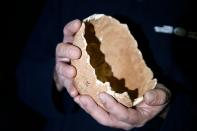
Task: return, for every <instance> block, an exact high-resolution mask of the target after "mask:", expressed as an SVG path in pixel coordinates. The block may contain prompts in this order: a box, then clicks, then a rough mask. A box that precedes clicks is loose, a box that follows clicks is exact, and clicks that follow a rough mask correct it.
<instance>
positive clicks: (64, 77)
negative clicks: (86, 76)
mask: <svg viewBox="0 0 197 131" xmlns="http://www.w3.org/2000/svg"><path fill="white" fill-rule="evenodd" d="M80 26H81V22H80V20H73V21H71V22H69V23H68V24H67V25H65V27H64V29H63V33H64V38H63V41H62V42H61V43H59V44H58V45H57V47H56V65H55V71H54V80H55V82H56V87H57V90H58V91H61V90H62V89H63V88H66V89H67V91H68V93H69V94H70V96H72V97H73V100H74V101H75V102H76V103H77V104H79V106H80V107H81V108H83V109H84V110H85V111H86V112H87V113H88V114H89V115H91V116H92V117H93V118H94V119H95V120H96V121H97V122H98V123H100V124H102V125H104V126H108V127H113V128H120V129H124V130H129V129H132V128H135V127H141V126H143V125H144V124H145V123H146V122H148V121H149V120H151V119H152V118H153V117H155V116H156V115H158V114H159V113H160V112H161V111H162V110H163V109H164V108H165V106H166V105H167V104H168V102H169V96H170V92H169V90H168V89H167V88H166V87H165V86H164V85H162V84H157V86H156V88H155V89H152V90H150V91H148V92H147V93H145V95H144V100H143V101H142V102H141V103H140V104H138V105H137V106H136V107H135V108H127V107H125V106H123V105H122V104H120V103H118V102H117V101H116V100H115V99H114V98H113V97H112V96H110V95H109V94H107V93H100V94H99V95H98V97H99V98H100V100H101V102H102V103H103V105H104V106H105V110H104V109H103V108H101V107H100V106H98V105H97V104H96V103H95V101H94V100H93V99H92V98H91V97H90V96H88V95H80V94H79V93H78V91H77V89H76V88H75V85H74V81H73V80H74V77H75V76H76V73H77V71H76V68H75V67H74V66H72V65H71V64H70V61H71V60H75V59H79V58H80V56H81V50H80V49H79V48H78V47H76V46H74V45H72V42H73V39H74V36H75V33H76V32H77V31H78V30H79V28H80Z"/></svg>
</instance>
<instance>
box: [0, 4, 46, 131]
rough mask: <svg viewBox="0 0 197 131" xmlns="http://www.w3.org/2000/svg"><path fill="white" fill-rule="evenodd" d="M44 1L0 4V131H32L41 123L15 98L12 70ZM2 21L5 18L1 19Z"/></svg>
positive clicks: (13, 72) (36, 115)
mask: <svg viewBox="0 0 197 131" xmlns="http://www.w3.org/2000/svg"><path fill="white" fill-rule="evenodd" d="M45 3H46V0H17V1H14V0H11V1H6V2H5V3H3V4H1V7H2V8H1V10H2V11H1V13H2V15H1V16H3V19H1V22H3V24H2V25H1V27H2V28H1V32H2V33H3V37H1V38H2V39H1V48H0V49H1V51H0V52H1V55H0V56H1V66H0V67H1V68H0V80H1V83H3V84H1V91H0V92H1V95H0V96H1V105H0V120H1V121H0V131H8V130H13V129H15V130H16V129H17V130H28V131H30V130H32V131H33V130H35V129H37V127H38V126H41V125H42V124H41V123H42V122H44V119H43V118H41V116H39V115H38V114H37V113H35V112H33V111H32V110H31V109H29V108H28V107H26V106H25V105H24V104H22V103H21V102H20V101H19V100H18V97H17V87H16V80H15V69H16V65H17V63H18V62H19V59H20V56H21V52H22V49H23V47H24V45H25V44H26V41H27V39H28V37H29V35H30V33H31V31H32V29H33V27H34V26H35V23H36V20H37V19H38V18H39V15H40V13H41V11H42V9H43V6H44V5H45ZM4 17H5V18H4Z"/></svg>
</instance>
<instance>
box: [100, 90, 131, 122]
mask: <svg viewBox="0 0 197 131" xmlns="http://www.w3.org/2000/svg"><path fill="white" fill-rule="evenodd" d="M99 98H100V100H101V102H102V104H103V106H104V107H105V109H106V110H107V111H108V112H109V114H110V115H112V116H114V117H116V118H117V119H118V120H120V121H128V119H129V116H128V108H126V107H125V106H123V105H122V104H120V103H119V102H117V101H116V100H115V99H114V98H113V97H112V96H111V95H109V94H107V93H104V92H103V93H100V94H99Z"/></svg>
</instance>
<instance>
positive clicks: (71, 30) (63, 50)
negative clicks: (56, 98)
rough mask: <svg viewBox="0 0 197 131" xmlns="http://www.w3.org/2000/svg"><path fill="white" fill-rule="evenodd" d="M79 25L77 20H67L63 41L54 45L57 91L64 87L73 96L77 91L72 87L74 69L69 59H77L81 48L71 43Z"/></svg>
mask: <svg viewBox="0 0 197 131" xmlns="http://www.w3.org/2000/svg"><path fill="white" fill-rule="evenodd" d="M80 27H81V22H80V21H79V20H73V21H71V22H69V23H68V24H67V25H66V26H65V27H64V30H63V33H64V38H63V42H61V43H59V44H58V45H57V47H56V65H55V71H54V80H55V83H56V87H57V90H58V91H61V90H62V89H63V88H64V87H65V88H66V89H67V91H68V93H69V94H70V95H71V96H72V97H74V96H76V95H77V94H78V91H77V90H76V88H75V87H74V84H73V78H74V77H75V75H76V69H75V67H74V66H72V65H71V64H70V61H71V60H74V59H79V58H80V56H81V50H80V49H79V48H78V47H76V46H74V45H72V43H73V40H74V35H75V33H76V32H77V31H78V30H79V28H80Z"/></svg>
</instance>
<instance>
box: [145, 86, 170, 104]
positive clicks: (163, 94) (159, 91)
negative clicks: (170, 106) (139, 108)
mask: <svg viewBox="0 0 197 131" xmlns="http://www.w3.org/2000/svg"><path fill="white" fill-rule="evenodd" d="M168 100H169V91H168V90H167V88H165V87H164V86H162V85H161V84H159V85H157V88H155V89H152V90H150V91H148V92H147V93H145V95H144V101H145V103H146V104H147V105H150V106H159V105H164V104H166V103H168Z"/></svg>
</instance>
